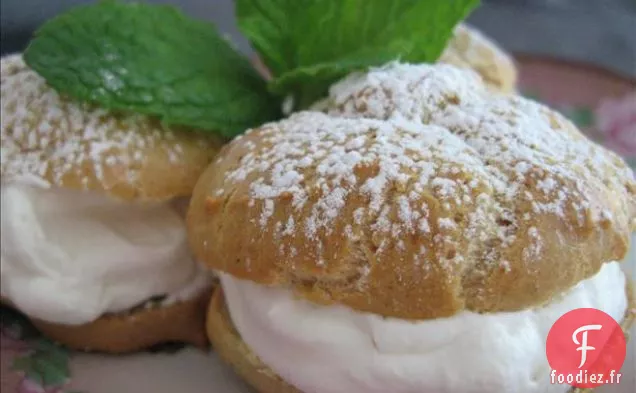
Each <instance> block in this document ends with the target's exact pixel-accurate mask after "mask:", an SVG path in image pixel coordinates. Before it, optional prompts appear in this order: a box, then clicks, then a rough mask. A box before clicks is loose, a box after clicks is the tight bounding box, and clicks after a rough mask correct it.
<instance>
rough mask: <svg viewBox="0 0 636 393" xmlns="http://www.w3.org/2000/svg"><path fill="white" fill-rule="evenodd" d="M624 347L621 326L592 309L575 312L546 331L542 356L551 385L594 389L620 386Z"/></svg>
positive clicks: (580, 309) (625, 347) (562, 318)
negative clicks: (548, 366)
mask: <svg viewBox="0 0 636 393" xmlns="http://www.w3.org/2000/svg"><path fill="white" fill-rule="evenodd" d="M626 352H627V344H626V342H625V334H624V333H623V329H621V326H620V325H619V324H618V323H617V322H616V321H615V320H614V319H613V318H612V317H610V316H609V315H607V314H606V313H604V312H603V311H601V310H597V309H594V308H579V309H577V310H573V311H570V312H568V313H566V314H565V315H563V316H562V317H561V318H559V319H558V320H557V321H556V322H555V324H554V325H553V326H552V328H551V329H550V332H549V333H548V339H547V342H546V355H547V357H548V362H549V363H550V367H551V368H552V370H551V375H550V379H551V382H552V383H559V384H563V383H566V384H569V385H572V386H575V387H578V388H594V387H598V386H601V385H604V384H618V383H620V378H621V375H620V369H621V367H622V366H623V362H624V361H625V355H626Z"/></svg>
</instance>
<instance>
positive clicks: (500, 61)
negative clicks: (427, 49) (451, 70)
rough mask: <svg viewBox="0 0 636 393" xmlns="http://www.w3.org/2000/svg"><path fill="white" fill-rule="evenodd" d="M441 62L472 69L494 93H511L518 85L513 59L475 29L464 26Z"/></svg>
mask: <svg viewBox="0 0 636 393" xmlns="http://www.w3.org/2000/svg"><path fill="white" fill-rule="evenodd" d="M439 62H441V63H447V64H452V65H455V66H457V67H462V68H471V69H473V70H475V71H476V72H477V73H478V74H479V75H480V76H481V77H482V78H483V80H484V82H485V83H486V85H487V86H488V87H489V88H491V89H494V90H499V91H501V92H506V93H510V92H512V91H514V89H515V85H516V83H517V68H516V66H515V63H514V60H513V59H512V57H511V56H510V55H509V54H508V53H506V52H505V51H504V50H503V49H501V48H500V47H499V46H498V45H497V44H495V43H494V42H493V41H492V40H490V39H489V38H488V37H486V36H485V35H483V34H482V33H480V32H479V31H477V30H475V29H474V28H472V27H470V26H468V25H466V24H460V25H458V26H457V27H456V28H455V33H454V35H453V37H452V38H451V39H450V40H449V41H448V45H447V46H446V49H445V50H444V52H443V53H442V55H441V57H440V59H439Z"/></svg>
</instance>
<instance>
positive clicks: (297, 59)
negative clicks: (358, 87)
mask: <svg viewBox="0 0 636 393" xmlns="http://www.w3.org/2000/svg"><path fill="white" fill-rule="evenodd" d="M478 3H479V1H478V0H391V1H389V0H237V1H236V6H237V10H236V11H237V18H238V23H239V27H240V29H241V30H242V31H243V33H244V34H245V35H246V36H247V37H248V38H249V40H250V41H251V43H252V45H253V46H254V47H255V48H256V50H257V51H258V52H259V54H260V55H261V57H262V59H263V62H264V63H265V64H266V65H267V67H268V68H269V70H270V71H271V72H272V74H273V75H274V80H273V81H272V82H271V83H270V90H271V91H272V92H274V93H277V94H279V95H287V94H290V93H291V94H293V95H294V96H295V97H296V98H297V100H298V101H300V107H304V106H306V105H308V104H310V103H311V102H312V101H313V100H315V99H318V98H320V96H321V95H324V94H325V93H326V92H327V89H328V86H329V85H330V84H331V83H333V82H334V81H336V80H337V79H339V78H341V77H342V76H344V75H346V74H348V73H350V72H352V71H355V70H359V69H364V68H367V67H369V66H378V65H381V64H384V63H386V62H389V61H391V60H397V59H400V60H402V61H408V62H414V63H423V62H434V61H436V60H437V59H438V57H439V56H440V54H441V53H442V51H443V49H444V46H445V45H446V42H447V41H448V39H449V38H450V37H451V35H452V29H453V27H455V25H456V24H457V23H458V22H459V21H461V20H462V19H464V18H465V17H466V16H467V15H468V13H469V12H470V11H471V10H472V9H473V8H474V7H475V6H476V5H477V4H478Z"/></svg>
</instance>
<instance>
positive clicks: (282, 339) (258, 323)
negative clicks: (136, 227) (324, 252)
mask: <svg viewBox="0 0 636 393" xmlns="http://www.w3.org/2000/svg"><path fill="white" fill-rule="evenodd" d="M221 282H222V285H223V290H224V293H225V297H226V302H227V305H228V308H229V311H230V314H231V317H232V320H233V322H234V324H235V326H236V328H237V330H238V332H239V333H240V335H241V336H242V338H243V340H244V341H245V342H246V343H247V345H248V346H249V347H250V348H251V349H252V350H253V351H254V353H255V354H256V355H258V356H259V357H260V358H261V360H262V361H263V362H264V363H265V364H267V365H268V366H270V367H271V368H272V370H274V371H275V372H276V373H277V374H279V375H280V376H281V377H282V378H283V379H285V380H286V381H287V382H289V383H290V384H292V385H294V386H295V387H297V388H298V389H300V390H302V391H303V392H305V393H342V392H347V393H387V392H391V393H421V392H435V393H457V392H463V393H494V392H507V393H552V392H560V393H562V392H565V391H567V390H568V387H566V386H565V385H551V384H550V381H549V376H550V367H549V365H548V362H547V360H546V356H545V341H546V338H547V335H548V331H549V330H550V327H551V326H552V325H553V323H554V322H555V321H556V320H557V319H558V318H559V317H561V316H562V315H563V314H565V313H566V312H567V311H570V310H573V309H576V308H581V307H594V308H598V309H601V310H603V311H605V312H606V313H608V314H609V315H611V316H612V317H613V318H615V319H616V320H618V321H621V320H622V319H623V317H624V315H625V311H626V309H627V306H628V304H627V296H626V290H625V284H626V282H625V276H624V273H623V272H622V270H621V268H620V265H619V263H617V262H611V263H607V264H605V265H604V266H603V267H602V269H601V270H600V272H599V273H598V274H597V275H596V276H594V277H592V278H590V279H588V280H585V281H582V282H580V283H579V284H578V285H577V286H576V287H574V288H572V289H571V290H570V291H569V292H568V293H566V294H564V295H563V296H562V297H559V298H558V299H555V301H554V302H552V303H551V304H548V305H546V306H543V307H539V308H534V309H528V310H524V311H519V312H502V313H495V314H476V313H472V312H462V313H460V314H458V315H455V316H453V317H450V318H441V319H435V320H426V321H417V322H412V321H406V320H401V319H396V318H384V317H382V316H379V315H375V314H369V313H362V312H357V311H354V310H352V309H350V308H347V307H344V306H340V305H335V306H321V305H315V304H312V303H310V302H307V301H305V300H301V299H298V298H296V297H294V295H293V294H292V292H291V291H289V290H286V289H279V288H269V287H265V286H261V285H258V284H255V283H253V282H250V281H243V280H239V279H237V278H234V277H232V276H229V275H227V274H222V275H221Z"/></svg>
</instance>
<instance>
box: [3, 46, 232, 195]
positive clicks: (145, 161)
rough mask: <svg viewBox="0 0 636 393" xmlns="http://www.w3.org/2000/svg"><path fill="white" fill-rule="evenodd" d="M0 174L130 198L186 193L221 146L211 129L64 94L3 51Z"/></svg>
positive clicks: (19, 57) (190, 190)
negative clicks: (191, 128) (116, 110)
mask: <svg viewBox="0 0 636 393" xmlns="http://www.w3.org/2000/svg"><path fill="white" fill-rule="evenodd" d="M0 83H1V89H2V103H1V106H2V113H1V117H2V126H1V130H0V131H1V134H0V135H1V143H2V154H1V156H2V162H1V166H0V168H1V174H2V181H3V182H5V181H12V180H15V179H27V180H29V181H35V182H38V183H40V184H43V185H50V186H58V187H64V188H72V189H80V190H82V189H84V190H92V191H98V192H105V193H107V194H110V195H112V196H115V197H118V198H121V199H126V200H164V199H168V198H173V197H178V196H188V195H190V193H191V192H192V188H193V187H194V184H195V183H196V180H197V178H198V177H199V175H200V174H201V172H202V171H203V170H204V169H205V167H206V166H207V164H208V163H209V162H210V161H211V160H212V158H213V157H214V156H215V155H216V153H217V152H218V150H219V148H220V146H221V141H220V140H218V139H217V138H216V137H214V136H212V135H211V134H210V135H203V134H198V133H193V132H185V131H184V130H179V129H177V128H169V127H166V126H164V125H162V124H161V123H160V122H159V121H156V120H154V119H150V118H148V117H146V116H141V115H128V114H126V115H124V114H113V113H110V112H107V111H105V110H102V109H99V108H95V107H91V106H89V105H84V104H79V103H76V102H74V101H71V100H69V99H66V98H64V97H61V96H60V95H58V94H57V93H56V92H55V91H54V90H53V89H52V88H50V87H49V86H48V85H47V84H46V82H45V81H44V79H43V78H41V77H40V76H39V75H38V74H36V73H35V72H34V71H32V70H31V69H29V68H28V67H27V65H26V64H25V63H24V61H23V60H22V56H21V55H11V56H6V57H3V58H2V73H1V82H0Z"/></svg>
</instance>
